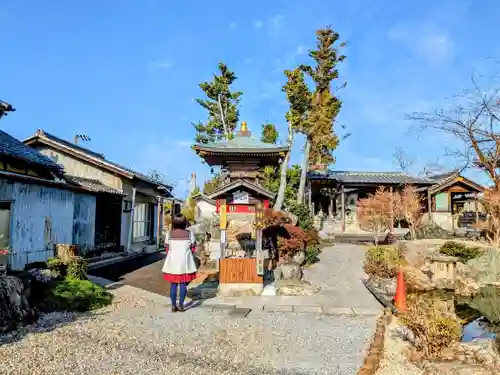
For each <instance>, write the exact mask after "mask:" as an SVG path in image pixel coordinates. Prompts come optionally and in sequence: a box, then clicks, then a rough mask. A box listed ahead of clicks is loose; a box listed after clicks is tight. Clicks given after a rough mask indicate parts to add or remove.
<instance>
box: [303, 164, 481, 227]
mask: <svg viewBox="0 0 500 375" xmlns="http://www.w3.org/2000/svg"><path fill="white" fill-rule="evenodd" d="M307 180H308V183H307V192H306V194H307V201H308V202H309V208H310V210H311V212H312V213H313V215H314V216H315V217H320V216H321V217H324V218H325V220H326V221H327V222H328V224H329V225H331V226H332V230H334V231H335V230H336V231H337V232H345V231H346V228H349V227H350V228H351V229H353V230H355V229H356V227H357V219H356V205H357V202H358V201H359V200H360V199H363V198H366V197H368V196H369V195H370V194H373V193H375V191H376V190H377V189H378V188H379V187H383V188H385V189H387V190H390V191H400V190H402V189H403V188H404V186H405V185H413V186H414V187H415V188H416V189H417V191H418V192H420V194H421V195H422V209H423V212H425V213H426V214H427V215H425V219H426V220H428V221H431V222H434V223H435V224H437V225H439V226H441V227H443V229H446V230H454V229H456V228H455V227H456V216H457V215H459V214H461V213H462V212H474V211H480V210H481V207H479V205H478V202H477V197H478V195H479V194H480V193H482V192H483V191H484V188H483V187H482V186H481V185H478V184H476V183H475V182H473V181H471V180H469V179H467V178H465V177H464V176H462V175H460V173H459V172H457V171H453V172H449V173H444V174H440V175H433V176H428V177H425V178H419V177H413V176H410V175H407V174H405V173H401V172H355V171H311V172H309V173H308V175H307Z"/></svg>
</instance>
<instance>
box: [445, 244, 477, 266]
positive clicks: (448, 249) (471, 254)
mask: <svg viewBox="0 0 500 375" xmlns="http://www.w3.org/2000/svg"><path fill="white" fill-rule="evenodd" d="M439 252H440V253H441V254H444V255H449V256H453V257H457V258H460V259H461V260H462V261H463V262H467V261H469V260H471V259H474V258H476V257H477V256H478V255H479V254H480V253H481V250H480V249H479V248H478V247H469V246H467V245H465V244H463V243H461V242H455V241H446V242H445V243H444V244H443V245H441V247H440V248H439Z"/></svg>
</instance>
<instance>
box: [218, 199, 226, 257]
mask: <svg viewBox="0 0 500 375" xmlns="http://www.w3.org/2000/svg"><path fill="white" fill-rule="evenodd" d="M219 217H220V224H219V228H220V259H224V258H225V257H226V244H227V237H226V229H227V205H226V200H225V199H221V200H220V201H219Z"/></svg>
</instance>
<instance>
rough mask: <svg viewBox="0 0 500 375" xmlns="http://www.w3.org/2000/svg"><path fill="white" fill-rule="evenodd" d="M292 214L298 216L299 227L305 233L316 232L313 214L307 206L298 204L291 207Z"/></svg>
mask: <svg viewBox="0 0 500 375" xmlns="http://www.w3.org/2000/svg"><path fill="white" fill-rule="evenodd" d="M290 212H291V213H292V214H294V215H295V216H297V225H298V226H299V227H300V228H302V229H303V230H304V231H306V232H308V231H311V230H314V221H313V218H312V217H311V212H310V211H309V208H308V207H307V206H306V205H305V204H296V205H294V206H292V207H291V209H290Z"/></svg>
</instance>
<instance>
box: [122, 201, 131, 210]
mask: <svg viewBox="0 0 500 375" xmlns="http://www.w3.org/2000/svg"><path fill="white" fill-rule="evenodd" d="M131 209H132V201H123V211H125V212H130V210H131Z"/></svg>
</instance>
